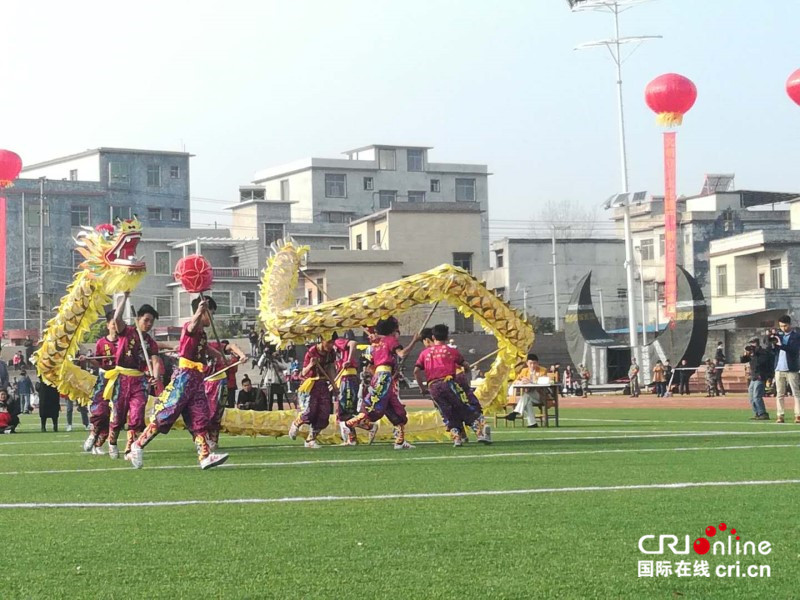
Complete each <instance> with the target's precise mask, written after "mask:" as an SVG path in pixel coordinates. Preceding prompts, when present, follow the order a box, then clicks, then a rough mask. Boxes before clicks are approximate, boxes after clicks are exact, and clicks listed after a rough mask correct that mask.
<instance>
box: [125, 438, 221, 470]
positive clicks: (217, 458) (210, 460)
mask: <svg viewBox="0 0 800 600" xmlns="http://www.w3.org/2000/svg"><path fill="white" fill-rule="evenodd" d="M135 445H136V444H134V446H135ZM226 460H228V455H227V454H214V453H213V452H212V453H211V454H209V455H208V456H206V457H205V458H204V459H203V460H201V461H200V468H201V469H203V471H205V470H206V469H210V468H211V467H218V466H219V465H221V464H222V463H224V462H225V461H226Z"/></svg>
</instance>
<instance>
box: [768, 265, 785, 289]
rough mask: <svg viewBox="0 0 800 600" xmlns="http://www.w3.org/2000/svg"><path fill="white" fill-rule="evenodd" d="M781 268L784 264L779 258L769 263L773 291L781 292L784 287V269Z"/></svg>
mask: <svg viewBox="0 0 800 600" xmlns="http://www.w3.org/2000/svg"><path fill="white" fill-rule="evenodd" d="M781 266H782V263H781V259H779V258H778V259H776V260H771V261H769V280H770V283H771V284H772V289H773V290H779V289H781V288H782V287H783V277H782V273H783V269H782V268H781Z"/></svg>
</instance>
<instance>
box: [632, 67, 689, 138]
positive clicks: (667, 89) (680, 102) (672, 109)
mask: <svg viewBox="0 0 800 600" xmlns="http://www.w3.org/2000/svg"><path fill="white" fill-rule="evenodd" d="M695 100H697V88H696V87H695V85H694V83H692V80H691V79H687V78H686V77H684V76H683V75H678V74H677V73H665V74H664V75H659V76H658V77H656V78H655V79H653V81H651V82H650V83H648V84H647V87H646V88H645V90H644V101H645V102H647V106H649V107H650V109H651V110H652V111H653V112H654V113H656V114H657V115H658V116H657V117H656V120H657V121H658V124H659V125H663V126H664V127H674V126H675V125H680V124H681V123H683V115H684V114H686V113H687V112H689V109H690V108H692V106H694V101H695Z"/></svg>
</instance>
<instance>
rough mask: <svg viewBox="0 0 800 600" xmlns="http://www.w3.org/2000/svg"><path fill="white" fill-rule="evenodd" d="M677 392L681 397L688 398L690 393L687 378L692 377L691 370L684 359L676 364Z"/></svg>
mask: <svg viewBox="0 0 800 600" xmlns="http://www.w3.org/2000/svg"><path fill="white" fill-rule="evenodd" d="M677 370H678V391H679V392H680V394H681V396H684V395H686V396H689V395H691V392H690V391H689V378H690V377H691V376H692V369H691V368H690V367H689V363H688V362H687V360H686V359H685V358H684V359H682V360H681V362H680V363H679V364H678V369H677Z"/></svg>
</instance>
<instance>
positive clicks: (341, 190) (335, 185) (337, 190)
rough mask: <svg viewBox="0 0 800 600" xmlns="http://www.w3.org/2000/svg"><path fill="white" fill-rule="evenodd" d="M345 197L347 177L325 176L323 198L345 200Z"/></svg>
mask: <svg viewBox="0 0 800 600" xmlns="http://www.w3.org/2000/svg"><path fill="white" fill-rule="evenodd" d="M346 196H347V175H336V174H333V173H326V174H325V197H326V198H345V197H346Z"/></svg>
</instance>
